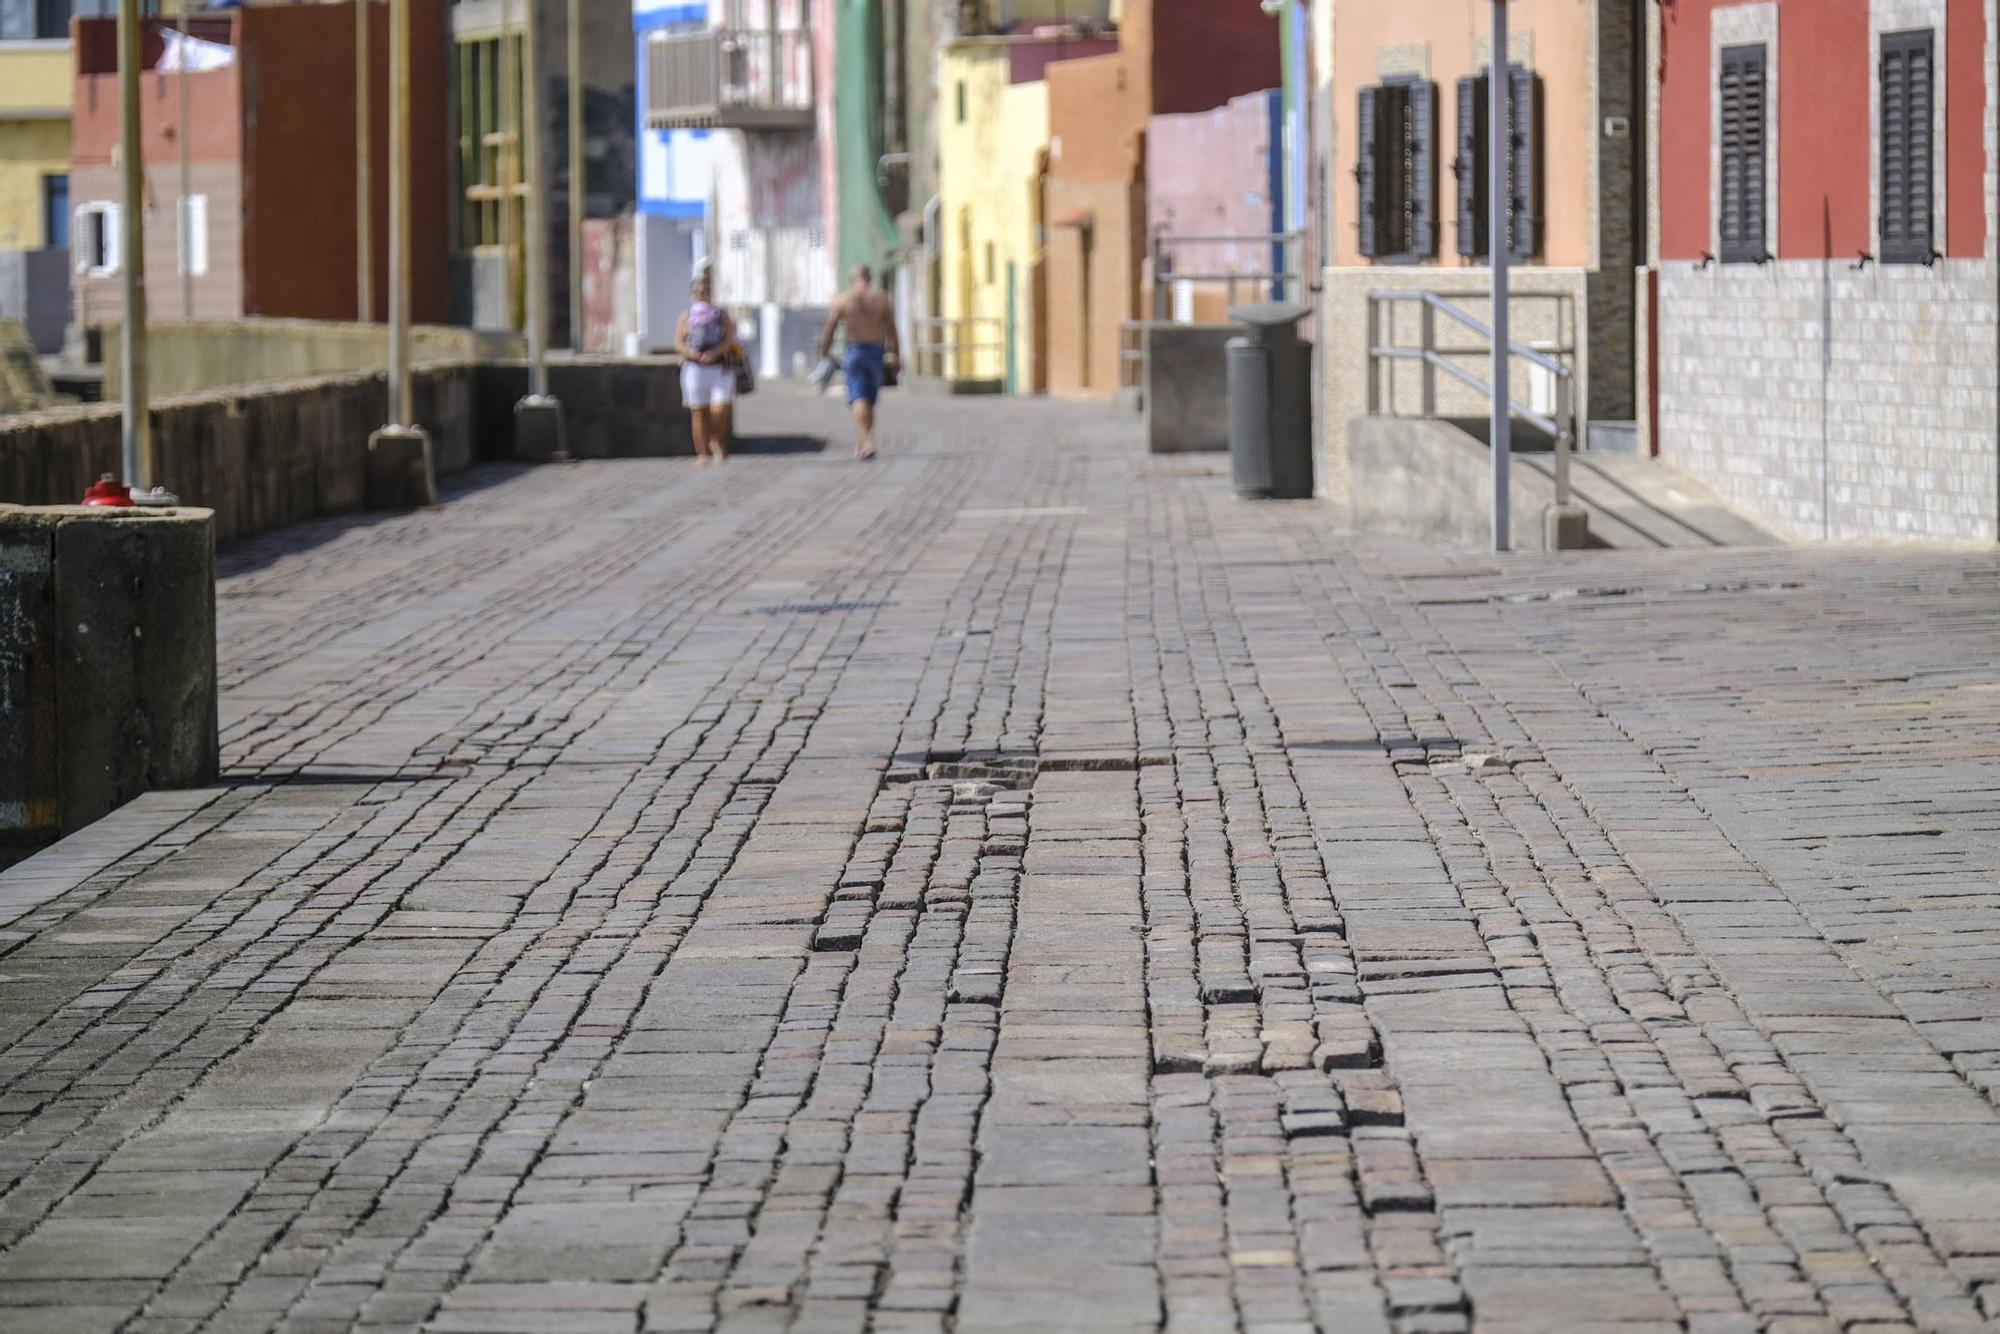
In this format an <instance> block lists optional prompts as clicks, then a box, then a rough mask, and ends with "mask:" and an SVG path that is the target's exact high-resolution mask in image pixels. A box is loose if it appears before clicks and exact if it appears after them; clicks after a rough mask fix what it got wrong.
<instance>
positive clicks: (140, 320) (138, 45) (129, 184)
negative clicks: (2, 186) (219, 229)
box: [118, 0, 153, 487]
mask: <svg viewBox="0 0 2000 1334" xmlns="http://www.w3.org/2000/svg"><path fill="white" fill-rule="evenodd" d="M144 31H145V30H144V28H143V26H142V24H141V22H140V19H139V0H118V158H119V160H118V176H119V206H118V250H119V264H120V267H121V268H122V269H123V270H124V276H125V329H124V337H123V338H122V339H121V340H120V341H121V347H120V349H119V360H120V367H119V373H120V375H121V377H122V379H123V386H122V387H123V392H122V394H121V395H120V399H121V402H120V407H121V408H122V410H123V411H122V416H121V419H120V426H119V433H118V436H119V455H120V460H119V461H120V464H121V466H122V467H123V469H124V480H125V485H126V486H130V487H151V486H152V485H153V424H152V397H151V395H150V394H149V393H148V392H147V384H146V228H145V221H144V217H143V214H142V210H143V209H144V208H145V206H146V200H145V188H144V178H143V176H142V169H143V166H144V164H143V163H142V162H141V160H140V153H141V151H142V149H141V145H140V142H139V63H140V60H141V58H142V52H143V44H142V38H143V36H144Z"/></svg>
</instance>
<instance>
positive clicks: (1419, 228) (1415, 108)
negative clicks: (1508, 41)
mask: <svg viewBox="0 0 2000 1334" xmlns="http://www.w3.org/2000/svg"><path fill="white" fill-rule="evenodd" d="M1409 96H1410V119H1409V127H1410V129H1409V139H1408V145H1407V148H1406V150H1405V151H1406V152H1407V154H1408V163H1407V170H1408V172H1409V177H1408V179H1409V187H1408V199H1407V202H1406V204H1405V208H1406V209H1407V210H1408V212H1409V222H1408V225H1407V226H1406V228H1405V229H1404V232H1403V235H1402V237H1401V238H1400V239H1401V240H1402V242H1403V245H1402V246H1401V249H1402V250H1403V252H1404V253H1405V254H1406V255H1408V256H1410V257H1411V258H1413V259H1429V258H1430V257H1431V256H1433V255H1435V254H1436V253H1437V85H1436V84H1434V83H1414V84H1411V85H1410V93H1409Z"/></svg>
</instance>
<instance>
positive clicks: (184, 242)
mask: <svg viewBox="0 0 2000 1334" xmlns="http://www.w3.org/2000/svg"><path fill="white" fill-rule="evenodd" d="M175 10H176V26H178V27H179V28H180V33H181V68H180V76H179V77H178V78H176V79H175V80H174V82H175V84H176V85H178V91H179V93H180V104H181V105H180V112H181V116H180V122H181V123H180V128H179V130H178V131H177V132H176V137H177V138H178V139H179V141H180V150H181V189H180V203H179V204H178V205H177V206H176V207H177V208H178V209H179V210H180V216H179V217H178V219H177V220H176V221H177V223H178V226H177V227H176V229H175V235H176V236H177V237H178V245H179V249H180V257H181V263H180V268H181V319H182V320H183V321H186V322H192V321H193V320H194V214H193V212H192V211H191V208H192V206H191V205H190V204H189V203H188V197H189V195H190V193H191V192H192V190H193V187H194V149H193V146H192V145H191V144H189V143H188V126H189V125H190V124H191V119H190V117H189V116H188V65H189V63H190V62H189V60H188V57H189V55H191V54H192V53H191V52H190V51H189V50H188V22H187V13H188V7H187V0H177V2H176V4H175Z"/></svg>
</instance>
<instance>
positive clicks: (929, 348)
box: [910, 315, 1007, 382]
mask: <svg viewBox="0 0 2000 1334" xmlns="http://www.w3.org/2000/svg"><path fill="white" fill-rule="evenodd" d="M910 333H911V335H912V338H913V340H914V344H915V345H914V346H913V347H911V349H910V370H911V371H912V373H914V374H917V375H923V376H929V377H931V378H933V379H939V380H953V381H959V382H966V381H975V380H1000V379H1004V378H1005V377H1006V374H1007V322H1006V321H1005V320H1003V319H1000V318H999V317H998V316H993V315H932V316H927V317H924V318H922V319H915V320H912V321H910Z"/></svg>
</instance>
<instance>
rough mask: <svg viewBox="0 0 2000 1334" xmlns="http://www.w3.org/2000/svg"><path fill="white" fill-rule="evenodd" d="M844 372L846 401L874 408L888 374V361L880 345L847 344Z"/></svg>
mask: <svg viewBox="0 0 2000 1334" xmlns="http://www.w3.org/2000/svg"><path fill="white" fill-rule="evenodd" d="M846 370H847V401H848V402H849V403H866V404H868V405H869V406H871V407H872V406H874V403H875V399H876V396H877V395H879V394H880V393H881V392H882V381H883V380H885V379H886V378H888V374H889V361H888V357H887V355H886V354H885V353H884V352H883V350H882V344H880V343H849V344H848V345H847V364H846Z"/></svg>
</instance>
